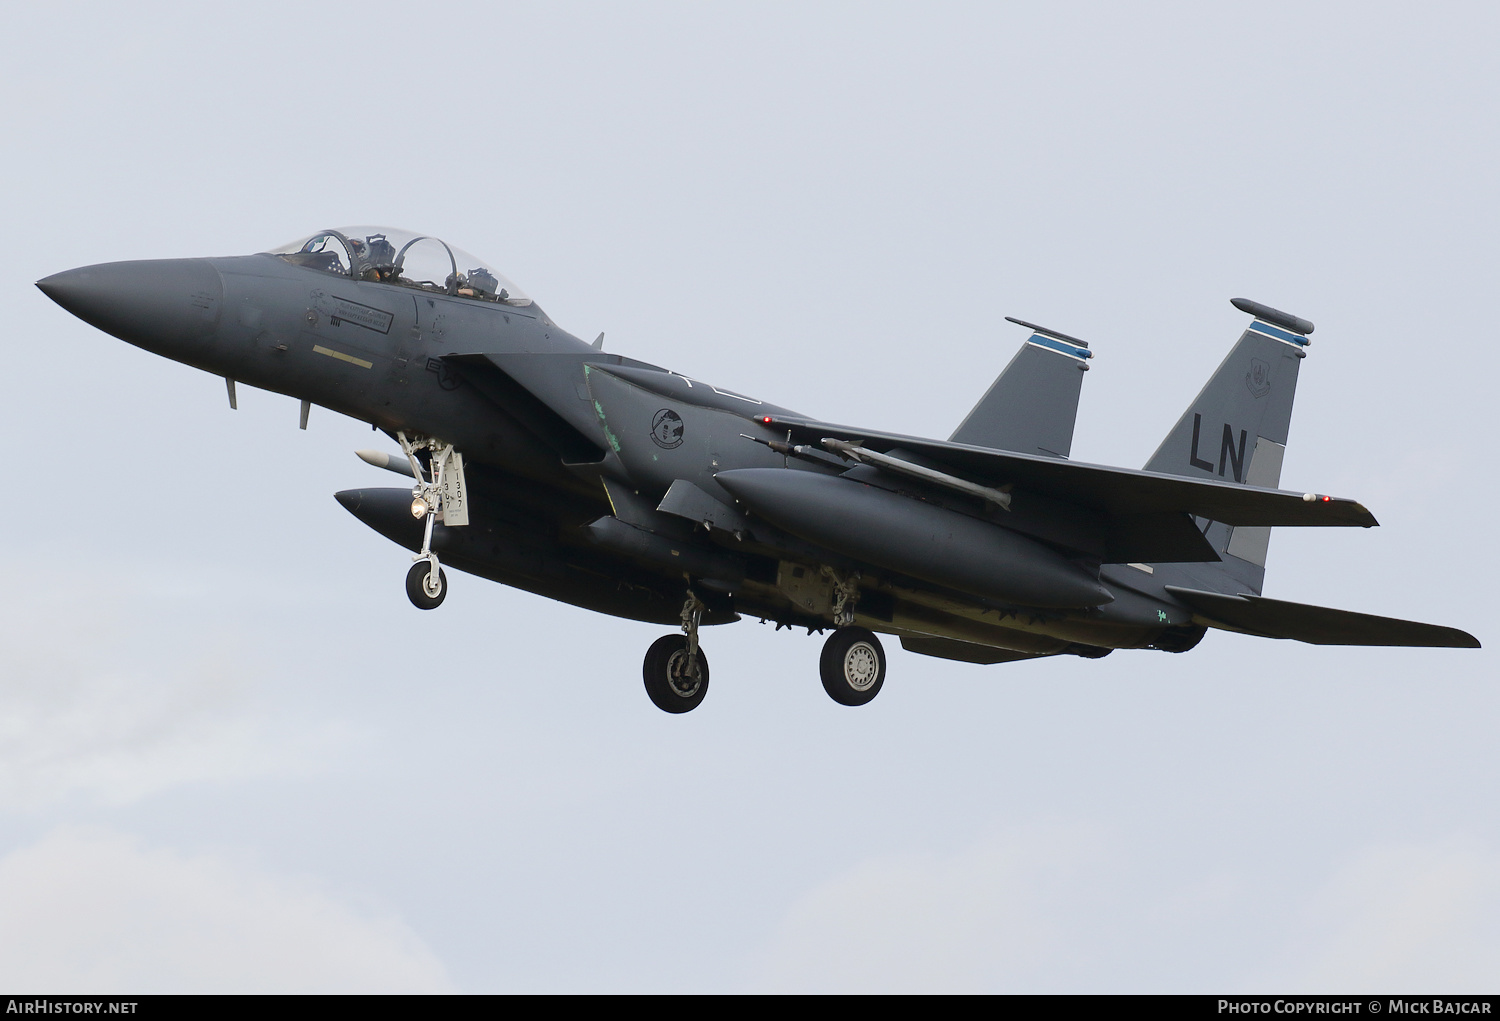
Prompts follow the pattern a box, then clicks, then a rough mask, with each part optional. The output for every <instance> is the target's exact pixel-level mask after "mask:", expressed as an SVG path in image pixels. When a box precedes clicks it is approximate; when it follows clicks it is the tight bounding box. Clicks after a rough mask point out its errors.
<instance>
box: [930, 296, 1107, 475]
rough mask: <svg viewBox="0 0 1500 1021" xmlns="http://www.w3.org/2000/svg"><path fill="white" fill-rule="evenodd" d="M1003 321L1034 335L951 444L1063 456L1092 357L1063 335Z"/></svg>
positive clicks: (1070, 440)
mask: <svg viewBox="0 0 1500 1021" xmlns="http://www.w3.org/2000/svg"><path fill="white" fill-rule="evenodd" d="M1006 319H1007V320H1009V321H1010V322H1013V323H1016V324H1017V325H1019V326H1025V327H1027V328H1029V329H1030V330H1031V331H1032V334H1031V336H1030V337H1028V338H1027V339H1026V343H1024V344H1022V345H1021V350H1020V351H1018V352H1016V356H1015V357H1014V358H1012V359H1011V360H1010V364H1009V365H1007V366H1006V367H1005V371H1004V372H1002V373H1000V375H999V377H997V378H996V380H995V382H994V383H993V384H992V385H991V386H990V388H989V390H988V391H987V392H986V393H985V395H984V396H983V397H982V398H980V400H979V403H978V404H976V405H974V410H973V411H971V412H969V414H968V417H967V418H965V419H964V420H963V423H962V424H961V425H959V427H958V429H957V431H955V432H954V434H953V435H952V436H951V437H950V439H951V440H952V441H953V442H955V443H971V444H973V445H975V446H978V447H989V448H991V449H993V450H1014V451H1018V452H1020V453H1023V454H1045V455H1048V456H1052V457H1067V456H1068V452H1069V451H1070V450H1071V449H1072V447H1073V424H1074V421H1075V420H1076V419H1077V417H1078V394H1079V391H1080V390H1081V389H1082V388H1083V373H1084V372H1085V371H1086V370H1087V369H1088V367H1089V366H1088V359H1090V358H1092V357H1094V355H1093V352H1091V351H1090V350H1089V346H1088V345H1087V344H1085V343H1084V342H1083V341H1081V340H1078V339H1076V338H1074V337H1070V336H1068V335H1067V334H1065V333H1057V332H1054V331H1052V330H1048V329H1046V328H1044V327H1041V326H1033V325H1032V324H1031V323H1025V322H1022V321H1021V320H1019V319H1011V318H1010V317H1009V316H1006Z"/></svg>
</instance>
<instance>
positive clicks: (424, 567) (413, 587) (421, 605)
mask: <svg viewBox="0 0 1500 1021" xmlns="http://www.w3.org/2000/svg"><path fill="white" fill-rule="evenodd" d="M431 573H432V564H431V563H429V562H428V561H426V560H418V561H417V562H416V563H415V564H412V565H411V570H410V571H407V572H406V598H408V599H410V600H411V605H413V606H415V607H416V608H417V609H419V610H436V609H437V608H438V607H439V606H442V605H443V599H444V598H445V597H446V596H447V595H448V575H447V574H446V573H445V572H444V571H443V569H442V568H441V567H439V568H438V585H437V588H438V593H437V595H435V596H432V595H428V594H427V576H428V575H429V574H431Z"/></svg>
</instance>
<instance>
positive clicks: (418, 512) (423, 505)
mask: <svg viewBox="0 0 1500 1021" xmlns="http://www.w3.org/2000/svg"><path fill="white" fill-rule="evenodd" d="M426 513H427V501H426V500H424V499H422V498H421V497H420V496H419V497H417V498H416V499H415V500H413V501H412V502H411V516H412V517H414V518H421V517H422V516H423V515H425V514H426Z"/></svg>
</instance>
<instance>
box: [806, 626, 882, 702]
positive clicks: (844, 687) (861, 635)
mask: <svg viewBox="0 0 1500 1021" xmlns="http://www.w3.org/2000/svg"><path fill="white" fill-rule="evenodd" d="M818 672H819V673H820V674H821V675H822V676H823V690H824V691H826V692H828V697H829V698H831V699H833V700H834V701H835V702H837V703H838V704H839V705H864V704H865V703H866V702H869V701H870V700H871V699H873V698H874V697H875V696H876V695H878V694H880V687H881V685H883V684H885V650H884V649H882V648H881V647H880V639H879V638H876V637H875V633H874V632H873V631H867V630H865V629H864V628H862V627H841V628H839V629H838V630H837V631H835V632H834V633H833V634H831V635H829V636H828V641H826V642H824V643H823V655H822V656H821V657H820V658H819V660H818Z"/></svg>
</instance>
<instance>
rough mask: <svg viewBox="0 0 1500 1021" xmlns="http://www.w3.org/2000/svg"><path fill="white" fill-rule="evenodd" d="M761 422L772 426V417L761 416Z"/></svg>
mask: <svg viewBox="0 0 1500 1021" xmlns="http://www.w3.org/2000/svg"><path fill="white" fill-rule="evenodd" d="M760 420H761V421H762V422H764V423H765V424H766V425H770V424H771V416H770V415H762V416H760Z"/></svg>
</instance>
